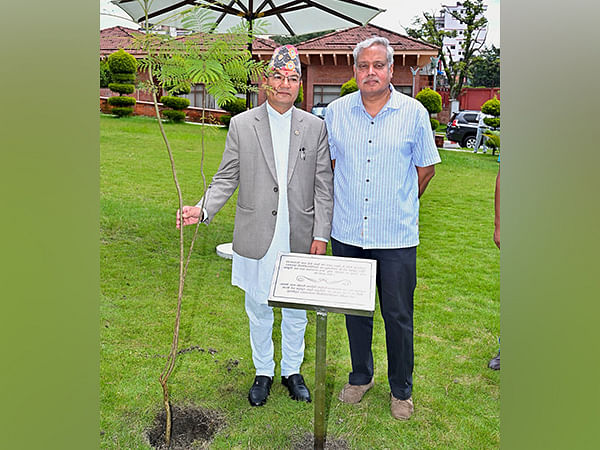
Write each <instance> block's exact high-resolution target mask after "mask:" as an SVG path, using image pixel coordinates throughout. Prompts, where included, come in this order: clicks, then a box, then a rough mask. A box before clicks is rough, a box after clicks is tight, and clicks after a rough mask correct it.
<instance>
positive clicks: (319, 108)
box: [310, 103, 327, 119]
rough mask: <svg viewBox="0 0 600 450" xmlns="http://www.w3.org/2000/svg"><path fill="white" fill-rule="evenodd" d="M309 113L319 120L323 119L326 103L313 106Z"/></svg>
mask: <svg viewBox="0 0 600 450" xmlns="http://www.w3.org/2000/svg"><path fill="white" fill-rule="evenodd" d="M310 112H311V113H313V114H314V115H315V116H317V117H319V118H321V119H324V118H325V113H326V112H327V104H326V103H317V104H316V105H315V106H313V107H312V109H311V110H310Z"/></svg>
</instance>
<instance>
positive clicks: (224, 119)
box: [219, 114, 231, 128]
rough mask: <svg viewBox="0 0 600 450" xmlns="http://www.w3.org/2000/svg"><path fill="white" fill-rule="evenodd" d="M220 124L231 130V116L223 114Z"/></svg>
mask: <svg viewBox="0 0 600 450" xmlns="http://www.w3.org/2000/svg"><path fill="white" fill-rule="evenodd" d="M219 122H221V123H222V124H223V125H225V126H226V127H227V128H229V122H231V116H230V115H229V114H223V115H222V116H221V117H219Z"/></svg>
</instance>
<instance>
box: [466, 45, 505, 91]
mask: <svg viewBox="0 0 600 450" xmlns="http://www.w3.org/2000/svg"><path fill="white" fill-rule="evenodd" d="M469 85H470V86H473V87H479V86H482V87H500V49H499V48H496V47H495V46H494V45H492V47H491V48H488V49H485V50H483V51H482V52H481V53H480V54H479V55H477V56H475V57H474V58H473V63H472V65H471V67H470V69H469Z"/></svg>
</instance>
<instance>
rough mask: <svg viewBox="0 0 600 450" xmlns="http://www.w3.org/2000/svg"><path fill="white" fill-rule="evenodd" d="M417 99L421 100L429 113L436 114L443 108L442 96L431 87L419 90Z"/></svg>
mask: <svg viewBox="0 0 600 450" xmlns="http://www.w3.org/2000/svg"><path fill="white" fill-rule="evenodd" d="M415 99H417V100H418V101H420V102H421V103H422V104H423V106H424V107H425V109H426V110H427V111H428V112H429V114H436V113H439V112H440V111H441V110H442V96H441V95H440V94H438V93H437V92H435V91H434V90H431V89H429V88H425V89H423V90H422V91H421V92H419V93H418V94H417V95H416V97H415Z"/></svg>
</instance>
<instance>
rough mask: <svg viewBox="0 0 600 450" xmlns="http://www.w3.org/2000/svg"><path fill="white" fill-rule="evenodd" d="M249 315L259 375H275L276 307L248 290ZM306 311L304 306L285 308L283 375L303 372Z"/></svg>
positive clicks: (282, 323)
mask: <svg viewBox="0 0 600 450" xmlns="http://www.w3.org/2000/svg"><path fill="white" fill-rule="evenodd" d="M246 314H248V319H249V321H250V346H251V347H252V361H253V362H254V367H255V369H256V375H257V376H258V375H264V376H267V377H273V375H274V374H275V361H274V360H273V339H272V337H271V335H272V332H273V308H271V307H270V306H269V305H267V304H265V301H264V299H262V301H258V300H257V299H255V298H253V297H252V296H250V295H249V294H248V293H246ZM307 323H308V319H307V318H306V311H304V310H302V309H290V308H282V309H281V376H282V377H287V376H290V375H293V374H295V373H300V366H301V365H302V361H303V360H304V331H305V330H306V324H307Z"/></svg>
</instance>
